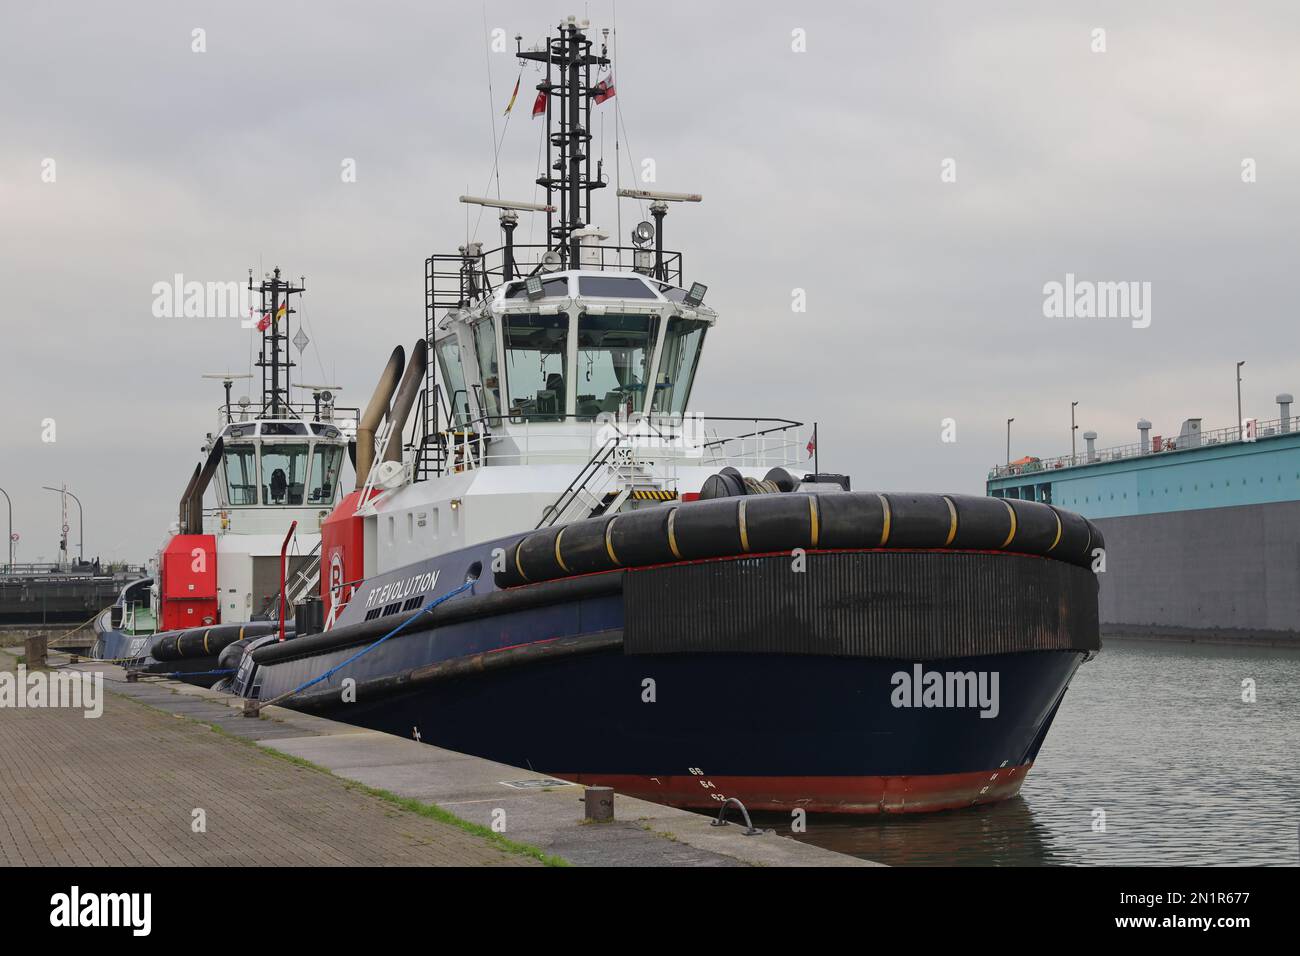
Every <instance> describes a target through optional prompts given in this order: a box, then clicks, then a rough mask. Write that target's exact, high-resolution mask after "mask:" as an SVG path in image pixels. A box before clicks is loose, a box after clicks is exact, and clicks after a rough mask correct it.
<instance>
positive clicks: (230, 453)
mask: <svg viewBox="0 0 1300 956" xmlns="http://www.w3.org/2000/svg"><path fill="white" fill-rule="evenodd" d="M225 459H226V495H227V498H228V500H229V501H230V504H231V506H238V505H255V504H257V449H256V448H254V447H253V446H252V445H231V444H227V445H226V446H225Z"/></svg>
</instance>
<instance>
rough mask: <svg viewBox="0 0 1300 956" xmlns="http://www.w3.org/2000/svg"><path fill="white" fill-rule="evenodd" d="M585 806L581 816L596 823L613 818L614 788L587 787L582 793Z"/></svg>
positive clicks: (607, 821)
mask: <svg viewBox="0 0 1300 956" xmlns="http://www.w3.org/2000/svg"><path fill="white" fill-rule="evenodd" d="M582 802H583V804H585V806H586V810H585V812H584V814H583V816H585V817H586V819H588V820H593V821H595V822H596V823H609V822H610V821H611V820H613V819H614V789H613V788H612V787H587V788H586V790H585V791H584V792H583V794H582Z"/></svg>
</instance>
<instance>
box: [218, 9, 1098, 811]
mask: <svg viewBox="0 0 1300 956" xmlns="http://www.w3.org/2000/svg"><path fill="white" fill-rule="evenodd" d="M588 32H589V27H588V25H587V23H585V22H583V21H579V20H576V19H575V18H572V17H570V18H568V19H567V20H565V21H563V22H562V23H561V24H560V25H559V27H558V30H557V32H556V33H555V34H554V35H553V36H551V37H550V38H548V40H547V41H546V43H545V44H544V46H543V47H542V48H541V49H537V50H531V51H523V50H520V51H519V53H518V55H519V56H520V58H521V59H522V60H524V61H525V62H534V63H537V64H540V65H541V66H542V67H543V68H544V78H543V79H542V80H541V82H539V84H538V86H537V89H538V92H539V97H538V103H539V104H541V105H542V106H543V107H544V109H545V113H546V123H547V130H546V135H545V139H544V142H545V144H546V145H545V148H546V151H547V157H546V169H547V175H546V176H544V177H543V178H542V179H540V180H538V183H539V185H541V186H544V187H545V189H546V202H545V204H538V205H536V206H534V205H532V204H529V203H522V202H510V201H503V200H499V199H480V198H476V197H469V196H463V197H461V200H462V201H463V202H471V203H479V204H483V205H490V206H494V207H497V208H499V209H500V222H501V227H502V232H503V245H502V246H501V247H500V248H497V249H493V250H487V251H485V250H484V249H483V248H482V246H481V244H477V243H467V244H466V245H464V246H462V247H461V248H460V250H459V251H458V253H456V254H453V255H433V256H430V257H429V258H428V259H427V260H426V263H425V286H426V288H425V292H426V295H425V309H426V326H425V338H424V339H422V340H420V341H419V342H417V343H416V346H415V349H414V350H413V352H412V356H413V359H412V363H411V364H410V365H409V366H406V367H405V368H403V362H402V355H401V353H400V350H399V351H398V352H396V353H395V354H394V357H393V359H392V360H390V363H389V366H388V368H387V369H386V370H385V373H384V375H383V377H382V378H381V380H380V385H379V387H378V389H377V390H376V392H375V395H374V398H373V399H372V400H371V402H370V405H369V407H368V409H367V410H366V412H365V413H364V414H363V416H362V418H361V420H360V423H359V426H358V445H357V469H356V470H357V477H358V487H357V488H356V490H354V491H353V492H352V493H351V494H349V495H348V496H347V497H346V498H345V499H344V500H343V501H342V502H341V503H340V504H339V506H338V507H337V508H336V509H335V510H334V512H333V514H331V515H330V516H329V518H328V519H327V520H326V521H325V523H324V525H323V528H322V537H323V542H324V544H323V551H324V561H325V564H326V566H327V567H328V574H326V575H323V576H322V581H321V600H322V602H323V607H324V612H325V613H324V618H325V619H324V622H323V627H322V628H321V630H319V631H318V632H316V633H307V631H306V629H304V628H300V629H299V631H298V633H297V635H296V636H295V637H294V638H293V639H292V640H287V641H272V642H267V643H265V644H263V645H262V646H259V647H256V648H250V649H248V650H245V651H244V652H243V655H242V658H241V660H240V662H239V672H238V674H237V675H236V677H235V679H234V681H233V684H232V688H231V689H232V690H233V691H234V692H236V693H238V694H241V695H243V696H245V697H247V698H251V699H254V700H257V701H260V702H261V704H262V705H267V704H270V703H273V702H274V703H278V704H283V705H285V706H289V707H293V708H296V709H299V710H303V711H308V712H314V713H320V714H323V715H326V716H329V717H332V718H334V719H338V720H341V721H345V722H348V723H352V724H356V725H360V726H364V727H369V728H374V729H379V730H382V731H387V732H390V733H394V734H399V735H403V736H407V737H414V738H415V739H417V740H421V741H424V742H427V743H431V744H436V745H438V746H441V747H445V748H449V749H452V750H457V751H461V752H465V753H470V754H475V755H479V756H482V757H486V758H489V759H492V760H496V761H500V762H503V763H507V764H511V765H515V766H520V767H528V768H531V769H533V770H535V771H537V772H542V773H546V774H551V775H555V776H558V777H561V778H564V779H567V780H571V781H575V782H579V783H584V784H600V785H609V786H612V787H614V788H615V789H617V790H618V791H620V792H623V793H627V794H631V795H634V796H637V797H642V798H646V799H650V800H655V801H659V802H662V803H667V804H671V805H675V806H682V807H692V808H709V807H715V808H716V807H718V806H719V805H720V804H722V803H725V802H726V801H728V800H730V799H732V798H735V799H738V800H740V801H741V802H742V803H743V804H745V806H746V807H748V808H749V809H762V810H780V811H790V810H793V809H798V808H802V809H805V810H808V811H825V812H847V813H876V812H915V811H931V810H941V809H948V808H955V807H965V806H970V805H973V804H979V803H985V802H989V801H994V800H999V799H1004V798H1006V797H1009V796H1011V795H1013V794H1015V793H1016V792H1017V791H1018V790H1019V789H1020V786H1021V783H1022V781H1023V779H1024V777H1025V774H1026V773H1027V772H1028V771H1029V769H1030V767H1031V766H1032V764H1033V761H1034V758H1035V756H1036V755H1037V753H1038V750H1039V747H1040V746H1041V744H1042V742H1043V739H1044V737H1045V735H1046V733H1047V730H1048V727H1049V726H1050V724H1051V721H1052V718H1053V716H1054V715H1055V713H1056V710H1057V708H1058V707H1059V706H1060V704H1061V700H1062V698H1063V696H1064V694H1065V692H1066V689H1067V687H1068V685H1069V683H1070V680H1071V678H1072V677H1073V675H1074V673H1075V671H1076V669H1077V668H1078V667H1079V665H1080V664H1081V663H1082V662H1083V661H1084V660H1086V659H1089V658H1090V657H1091V656H1092V655H1094V654H1095V653H1096V652H1097V651H1098V650H1099V647H1100V644H1099V640H1098V630H1097V582H1096V577H1095V575H1094V574H1093V572H1092V569H1091V565H1092V562H1093V560H1094V558H1095V555H1096V554H1097V553H1098V552H1099V551H1101V549H1102V548H1104V542H1103V541H1102V538H1101V536H1100V534H1098V533H1097V531H1096V529H1095V528H1094V527H1093V526H1092V525H1090V524H1089V523H1088V522H1087V521H1086V520H1085V519H1083V518H1081V517H1079V516H1078V515H1076V514H1073V513H1071V512H1068V511H1065V510H1063V509H1060V508H1056V507H1053V506H1050V505H1047V504H1041V503H1038V502H1033V501H1025V500H1010V499H1005V500H997V499H992V498H985V497H978V496H962V495H935V494H912V493H876V492H855V491H853V490H852V489H851V482H850V480H849V478H848V477H846V476H843V475H831V474H823V473H819V472H818V471H817V469H816V467H815V462H814V467H813V468H812V469H809V468H808V467H807V465H808V463H809V462H810V461H814V458H813V456H814V455H815V451H816V444H815V429H813V428H809V427H808V426H806V425H803V424H801V423H800V422H797V421H793V420H790V419H786V418H776V419H762V418H757V417H754V416H744V417H743V418H716V417H709V416H704V415H700V414H698V413H696V412H695V411H694V409H693V406H692V403H691V397H692V391H693V385H694V382H695V375H696V369H697V367H698V365H699V361H700V358H701V355H702V352H703V346H704V342H705V340H706V338H707V337H708V332H709V330H710V329H711V328H712V327H713V326H714V325H715V323H716V322H717V321H718V313H717V312H716V311H715V310H714V309H713V308H712V307H711V306H710V305H706V304H705V301H704V300H705V298H706V294H707V287H706V286H705V285H704V284H703V283H700V282H697V281H690V282H689V284H688V282H687V279H686V277H685V275H684V272H683V266H682V257H681V254H680V253H678V252H670V251H666V250H665V249H664V246H663V235H664V221H665V214H666V212H667V210H668V206H669V204H670V203H672V202H680V201H698V200H699V199H700V198H701V197H699V196H698V195H694V194H685V193H660V192H648V191H640V190H636V191H633V190H627V191H622V192H621V194H622V195H625V196H631V197H634V198H637V199H640V200H648V201H649V202H651V203H652V205H651V206H650V212H651V214H652V216H653V218H654V220H655V221H654V223H653V224H652V223H649V222H643V223H641V224H639V225H638V226H637V228H636V231H635V232H634V234H633V245H632V246H630V247H627V246H613V245H607V244H605V242H604V239H605V238H606V234H605V233H604V232H603V231H602V230H600V229H598V228H595V227H593V226H592V225H590V223H591V218H592V217H591V194H592V192H593V191H595V190H597V189H599V188H601V187H602V186H604V185H605V183H604V181H603V177H602V175H601V173H600V170H599V166H598V167H597V170H596V174H595V175H594V176H593V171H592V166H591V158H590V150H589V148H588V147H589V142H590V138H591V137H590V133H589V132H588V131H589V130H590V129H591V128H592V122H591V117H592V109H593V105H594V104H596V103H598V102H600V99H601V97H604V96H606V95H607V94H608V92H609V90H610V89H611V88H612V85H613V84H612V81H611V80H610V79H609V77H608V74H607V71H608V70H609V67H610V63H609V60H608V59H607V58H606V56H605V50H604V49H603V48H602V49H601V51H600V52H599V53H596V52H595V51H594V50H593V41H592V39H590V38H589V36H588ZM521 212H534V213H538V214H544V215H545V217H546V232H545V234H546V239H547V241H546V244H545V245H544V246H520V245H516V244H515V243H514V242H513V235H514V230H515V228H516V226H517V224H518V216H519V214H520V213H521ZM399 376H401V379H402V382H401V385H400V387H399V386H398V385H397V381H398V377H399ZM395 393H396V397H394V394H395ZM413 409H418V412H417V415H416V419H417V421H418V422H420V423H423V427H422V428H420V429H419V434H418V437H416V438H415V439H414V440H412V441H410V442H408V443H406V444H404V445H401V446H400V447H398V446H397V445H396V444H395V440H394V438H393V437H392V436H393V434H396V433H395V432H394V431H393V430H392V429H391V428H389V429H388V430H387V431H384V430H381V431H379V433H378V434H377V435H376V434H375V430H376V429H377V428H378V426H379V423H380V421H381V419H382V418H383V417H384V416H385V415H387V417H388V418H389V420H390V422H395V423H397V428H398V429H399V430H400V428H401V424H402V423H404V422H405V421H406V420H407V418H408V416H409V415H410V414H411V412H412V410H413ZM371 436H374V437H373V438H372V437H371Z"/></svg>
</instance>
